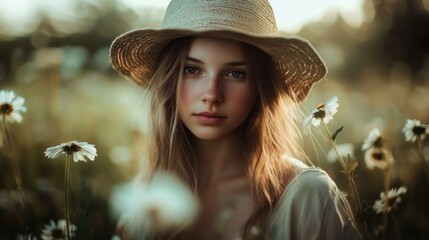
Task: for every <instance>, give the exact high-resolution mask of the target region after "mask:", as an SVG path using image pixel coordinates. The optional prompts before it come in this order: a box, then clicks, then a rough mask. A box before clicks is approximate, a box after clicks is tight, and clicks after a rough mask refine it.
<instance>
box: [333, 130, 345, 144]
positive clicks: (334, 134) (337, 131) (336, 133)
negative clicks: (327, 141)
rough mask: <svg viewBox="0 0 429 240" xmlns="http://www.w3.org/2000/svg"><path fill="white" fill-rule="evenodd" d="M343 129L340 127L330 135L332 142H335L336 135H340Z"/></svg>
mask: <svg viewBox="0 0 429 240" xmlns="http://www.w3.org/2000/svg"><path fill="white" fill-rule="evenodd" d="M343 128H344V127H340V128H338V129H337V130H335V132H334V133H333V134H332V137H331V138H332V141H334V142H335V139H337V136H338V134H340V132H341V131H343Z"/></svg>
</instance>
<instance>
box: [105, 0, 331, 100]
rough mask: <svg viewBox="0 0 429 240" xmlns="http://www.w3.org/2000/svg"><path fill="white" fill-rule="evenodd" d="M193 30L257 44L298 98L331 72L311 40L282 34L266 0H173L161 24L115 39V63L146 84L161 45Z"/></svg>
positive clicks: (112, 57) (122, 71) (112, 51)
mask: <svg viewBox="0 0 429 240" xmlns="http://www.w3.org/2000/svg"><path fill="white" fill-rule="evenodd" d="M189 36H207V37H222V38H227V39H232V40H237V41H241V42H245V43H248V44H251V45H253V46H255V47H258V48H259V49H261V50H262V51H264V52H266V53H267V54H268V55H270V56H271V57H272V58H273V60H274V61H275V63H276V65H277V69H278V70H279V72H280V74H281V76H282V78H283V80H284V81H285V82H286V83H287V84H289V85H290V87H291V88H292V90H293V91H294V92H295V94H296V97H297V100H298V101H301V100H303V99H304V98H305V97H306V96H307V94H308V92H309V90H310V88H311V86H312V85H313V84H314V83H315V82H317V81H319V80H321V79H322V78H324V77H325V75H326V73H327V70H326V67H325V64H324V63H323V61H322V60H321V59H320V57H319V56H318V54H317V53H316V51H315V50H314V49H313V47H312V46H311V44H310V43H308V42H307V41H306V40H303V39H300V38H296V37H294V38H286V37H282V36H279V35H278V31H277V26H276V22H275V18H274V14H273V11H272V9H271V6H270V4H269V3H268V1H267V0H172V1H171V2H170V4H169V6H168V8H167V11H166V14H165V17H164V21H163V24H162V27H161V29H137V30H133V31H130V32H127V33H125V34H123V35H121V36H119V37H118V38H116V39H115V40H114V42H113V43H112V46H111V48H110V60H111V63H112V66H113V68H114V69H115V70H117V71H118V72H119V73H120V74H122V75H123V76H125V77H127V78H129V79H130V80H132V81H134V82H136V83H137V84H139V85H142V86H145V85H146V84H147V83H148V82H149V81H150V80H151V78H152V76H153V73H154V70H155V67H156V66H155V63H156V62H157V60H158V57H159V54H160V50H161V49H162V48H163V47H164V46H166V45H167V44H168V43H169V42H171V41H172V40H174V39H177V38H181V37H189Z"/></svg>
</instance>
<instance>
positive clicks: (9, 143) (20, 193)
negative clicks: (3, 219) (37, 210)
mask: <svg viewBox="0 0 429 240" xmlns="http://www.w3.org/2000/svg"><path fill="white" fill-rule="evenodd" d="M3 128H4V132H5V135H6V142H7V148H8V149H9V154H10V158H11V160H12V164H13V169H14V172H15V182H16V187H17V188H18V197H19V202H20V204H21V207H22V208H23V209H24V207H25V202H24V194H23V193H24V191H23V188H22V180H21V172H20V171H19V164H18V159H16V157H15V154H14V151H13V147H12V140H11V137H10V133H9V130H8V128H7V125H6V115H3Z"/></svg>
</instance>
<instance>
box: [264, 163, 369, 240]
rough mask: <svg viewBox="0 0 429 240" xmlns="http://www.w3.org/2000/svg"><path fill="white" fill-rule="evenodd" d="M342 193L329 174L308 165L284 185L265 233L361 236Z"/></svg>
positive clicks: (300, 239)
mask: <svg viewBox="0 0 429 240" xmlns="http://www.w3.org/2000/svg"><path fill="white" fill-rule="evenodd" d="M351 218H352V212H351V209H350V206H349V204H348V202H347V200H346V199H345V197H344V195H343V194H342V193H341V191H340V190H339V189H338V187H337V186H336V184H335V183H334V181H333V180H332V179H331V178H330V177H329V176H328V174H327V173H326V172H325V171H323V170H321V169H318V168H308V169H305V170H303V171H302V172H301V173H300V174H299V175H298V176H297V177H295V178H294V179H293V180H292V181H291V183H290V184H289V186H288V187H287V188H286V190H285V192H284V193H283V195H282V197H281V198H280V200H279V202H278V204H277V207H276V209H275V210H274V212H273V214H272V216H271V218H270V220H269V223H268V228H267V230H268V233H269V234H270V239H273V240H280V239H281V240H292V239H293V240H307V239H320V240H325V239H326V240H328V239H339V240H341V239H361V238H360V235H359V232H358V231H357V230H356V228H355V226H354V225H353V223H352V221H351Z"/></svg>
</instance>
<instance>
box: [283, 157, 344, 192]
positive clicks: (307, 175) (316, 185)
mask: <svg viewBox="0 0 429 240" xmlns="http://www.w3.org/2000/svg"><path fill="white" fill-rule="evenodd" d="M283 160H285V161H288V162H289V164H291V165H293V166H294V168H295V169H296V175H295V176H294V177H293V178H292V179H291V181H290V182H289V184H288V186H287V187H286V189H285V191H284V194H283V195H289V196H290V193H289V194H286V193H287V192H290V191H294V190H295V189H296V188H299V193H301V194H308V193H309V192H320V193H323V192H326V191H329V190H334V189H336V184H335V182H334V181H333V180H332V179H331V177H330V176H329V175H328V174H327V173H326V172H325V171H324V170H323V169H321V168H318V167H314V166H308V165H306V164H304V163H303V162H302V161H300V160H297V159H295V158H291V157H283Z"/></svg>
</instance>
